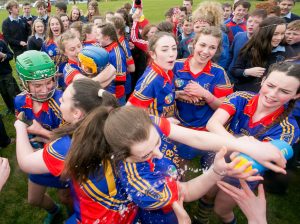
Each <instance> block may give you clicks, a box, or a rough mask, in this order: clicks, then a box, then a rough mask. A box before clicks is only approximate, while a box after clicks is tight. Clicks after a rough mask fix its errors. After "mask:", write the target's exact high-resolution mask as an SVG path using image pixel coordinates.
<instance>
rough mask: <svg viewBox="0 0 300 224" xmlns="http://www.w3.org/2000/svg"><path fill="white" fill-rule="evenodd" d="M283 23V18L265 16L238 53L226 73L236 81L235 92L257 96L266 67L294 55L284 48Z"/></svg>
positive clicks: (287, 47) (284, 29)
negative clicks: (247, 92) (253, 93)
mask: <svg viewBox="0 0 300 224" xmlns="http://www.w3.org/2000/svg"><path fill="white" fill-rule="evenodd" d="M285 31H286V24H285V20H284V19H283V18H279V17H275V16H273V17H267V18H266V19H264V20H263V21H262V22H261V23H260V24H259V30H258V31H257V32H254V34H253V36H252V37H251V39H250V40H249V41H248V42H247V43H246V44H245V46H244V47H243V48H242V49H241V50H240V53H239V56H238V58H237V60H236V63H235V64H234V65H233V67H232V69H231V70H230V74H231V75H232V76H234V78H235V79H236V82H235V85H234V88H235V90H236V91H251V92H255V93H257V92H258V91H259V89H260V83H261V81H262V78H263V76H264V75H265V74H266V71H267V70H268V68H269V66H270V65H271V64H274V63H275V62H280V61H285V60H286V59H289V58H292V57H294V56H295V53H294V51H293V50H292V48H291V47H290V46H284V45H282V44H281V42H282V41H283V39H284V34H285Z"/></svg>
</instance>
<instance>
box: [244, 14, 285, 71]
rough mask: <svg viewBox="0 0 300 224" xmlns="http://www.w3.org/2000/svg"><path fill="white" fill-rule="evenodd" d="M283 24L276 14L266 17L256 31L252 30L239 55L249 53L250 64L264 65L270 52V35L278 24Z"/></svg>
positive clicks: (254, 65) (282, 20) (283, 21)
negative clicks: (252, 32)
mask: <svg viewBox="0 0 300 224" xmlns="http://www.w3.org/2000/svg"><path fill="white" fill-rule="evenodd" d="M282 24H285V20H284V19H283V18H279V17H277V16H273V17H268V18H266V19H264V20H263V21H262V22H261V23H260V24H259V29H258V31H256V32H254V34H253V36H252V37H251V38H250V40H249V41H248V42H247V43H246V44H245V46H244V47H243V48H242V49H241V51H240V53H239V55H240V56H242V57H245V56H248V55H249V60H250V61H251V66H253V67H265V66H266V65H267V60H268V57H269V55H270V54H271V52H272V49H273V46H272V44H271V40H272V37H273V35H274V32H275V30H276V27H277V26H278V25H282Z"/></svg>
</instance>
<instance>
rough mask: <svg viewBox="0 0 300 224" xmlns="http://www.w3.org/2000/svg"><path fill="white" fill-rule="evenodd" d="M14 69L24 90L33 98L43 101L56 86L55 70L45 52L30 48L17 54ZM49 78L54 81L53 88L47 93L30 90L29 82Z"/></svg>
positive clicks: (52, 92)
mask: <svg viewBox="0 0 300 224" xmlns="http://www.w3.org/2000/svg"><path fill="white" fill-rule="evenodd" d="M16 70H17V74H18V76H19V77H20V79H21V81H22V85H23V88H24V90H25V91H26V92H27V93H29V94H30V95H31V97H32V99H33V100H35V101H39V102H44V101H47V100H48V99H50V98H51V97H52V96H53V94H54V92H55V89H56V87H57V78H56V73H57V70H56V66H55V64H54V62H53V61H52V60H51V58H50V57H49V56H48V55H47V54H46V53H45V52H40V51H34V50H30V51H26V52H24V53H23V54H21V55H19V56H18V57H17V60H16ZM51 79H53V81H54V84H53V88H51V90H49V91H48V92H47V93H42V94H41V93H37V92H31V91H30V89H29V82H32V83H34V82H37V81H43V80H51ZM39 96H42V97H39Z"/></svg>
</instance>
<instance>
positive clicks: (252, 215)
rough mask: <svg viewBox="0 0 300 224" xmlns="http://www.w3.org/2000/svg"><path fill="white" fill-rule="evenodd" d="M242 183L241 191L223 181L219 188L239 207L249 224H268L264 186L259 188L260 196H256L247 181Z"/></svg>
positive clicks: (220, 182) (219, 183)
mask: <svg viewBox="0 0 300 224" xmlns="http://www.w3.org/2000/svg"><path fill="white" fill-rule="evenodd" d="M240 182H241V186H242V188H241V189H239V188H236V187H234V186H232V185H230V184H228V183H225V182H223V181H219V182H218V186H219V187H220V189H221V190H223V191H224V192H225V193H227V194H228V195H230V196H231V197H232V198H233V200H234V201H235V202H236V203H237V204H238V205H239V207H240V209H241V210H242V211H243V213H244V214H245V216H246V217H247V219H248V223H249V224H267V218H266V197H265V192H264V188H263V185H262V184H260V185H259V186H258V195H257V196H256V195H255V194H254V193H253V192H252V191H251V189H250V188H249V186H248V185H247V183H246V182H245V181H242V180H240Z"/></svg>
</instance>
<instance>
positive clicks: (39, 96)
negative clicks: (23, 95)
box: [25, 76, 58, 102]
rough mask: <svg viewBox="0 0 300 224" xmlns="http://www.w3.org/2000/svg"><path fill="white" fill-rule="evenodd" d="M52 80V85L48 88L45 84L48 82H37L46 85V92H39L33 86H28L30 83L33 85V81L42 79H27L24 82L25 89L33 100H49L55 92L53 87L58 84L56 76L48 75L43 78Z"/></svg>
mask: <svg viewBox="0 0 300 224" xmlns="http://www.w3.org/2000/svg"><path fill="white" fill-rule="evenodd" d="M48 80H49V81H50V80H51V81H52V82H53V85H52V87H51V88H50V89H47V86H48V84H47V83H43V84H39V85H43V86H46V87H45V88H46V89H47V91H46V92H40V91H36V88H35V87H33V89H31V88H30V86H29V85H30V83H32V84H33V85H34V83H35V82H40V81H43V80H36V81H28V82H26V84H25V85H26V86H27V87H26V88H25V91H26V92H27V93H28V94H29V95H30V97H31V98H32V99H33V100H34V101H38V102H45V101H47V100H49V99H50V98H51V97H52V96H53V95H54V92H55V89H56V88H57V86H58V82H57V78H56V76H54V77H52V78H51V77H50V78H47V79H45V81H46V82H47V81H48Z"/></svg>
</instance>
